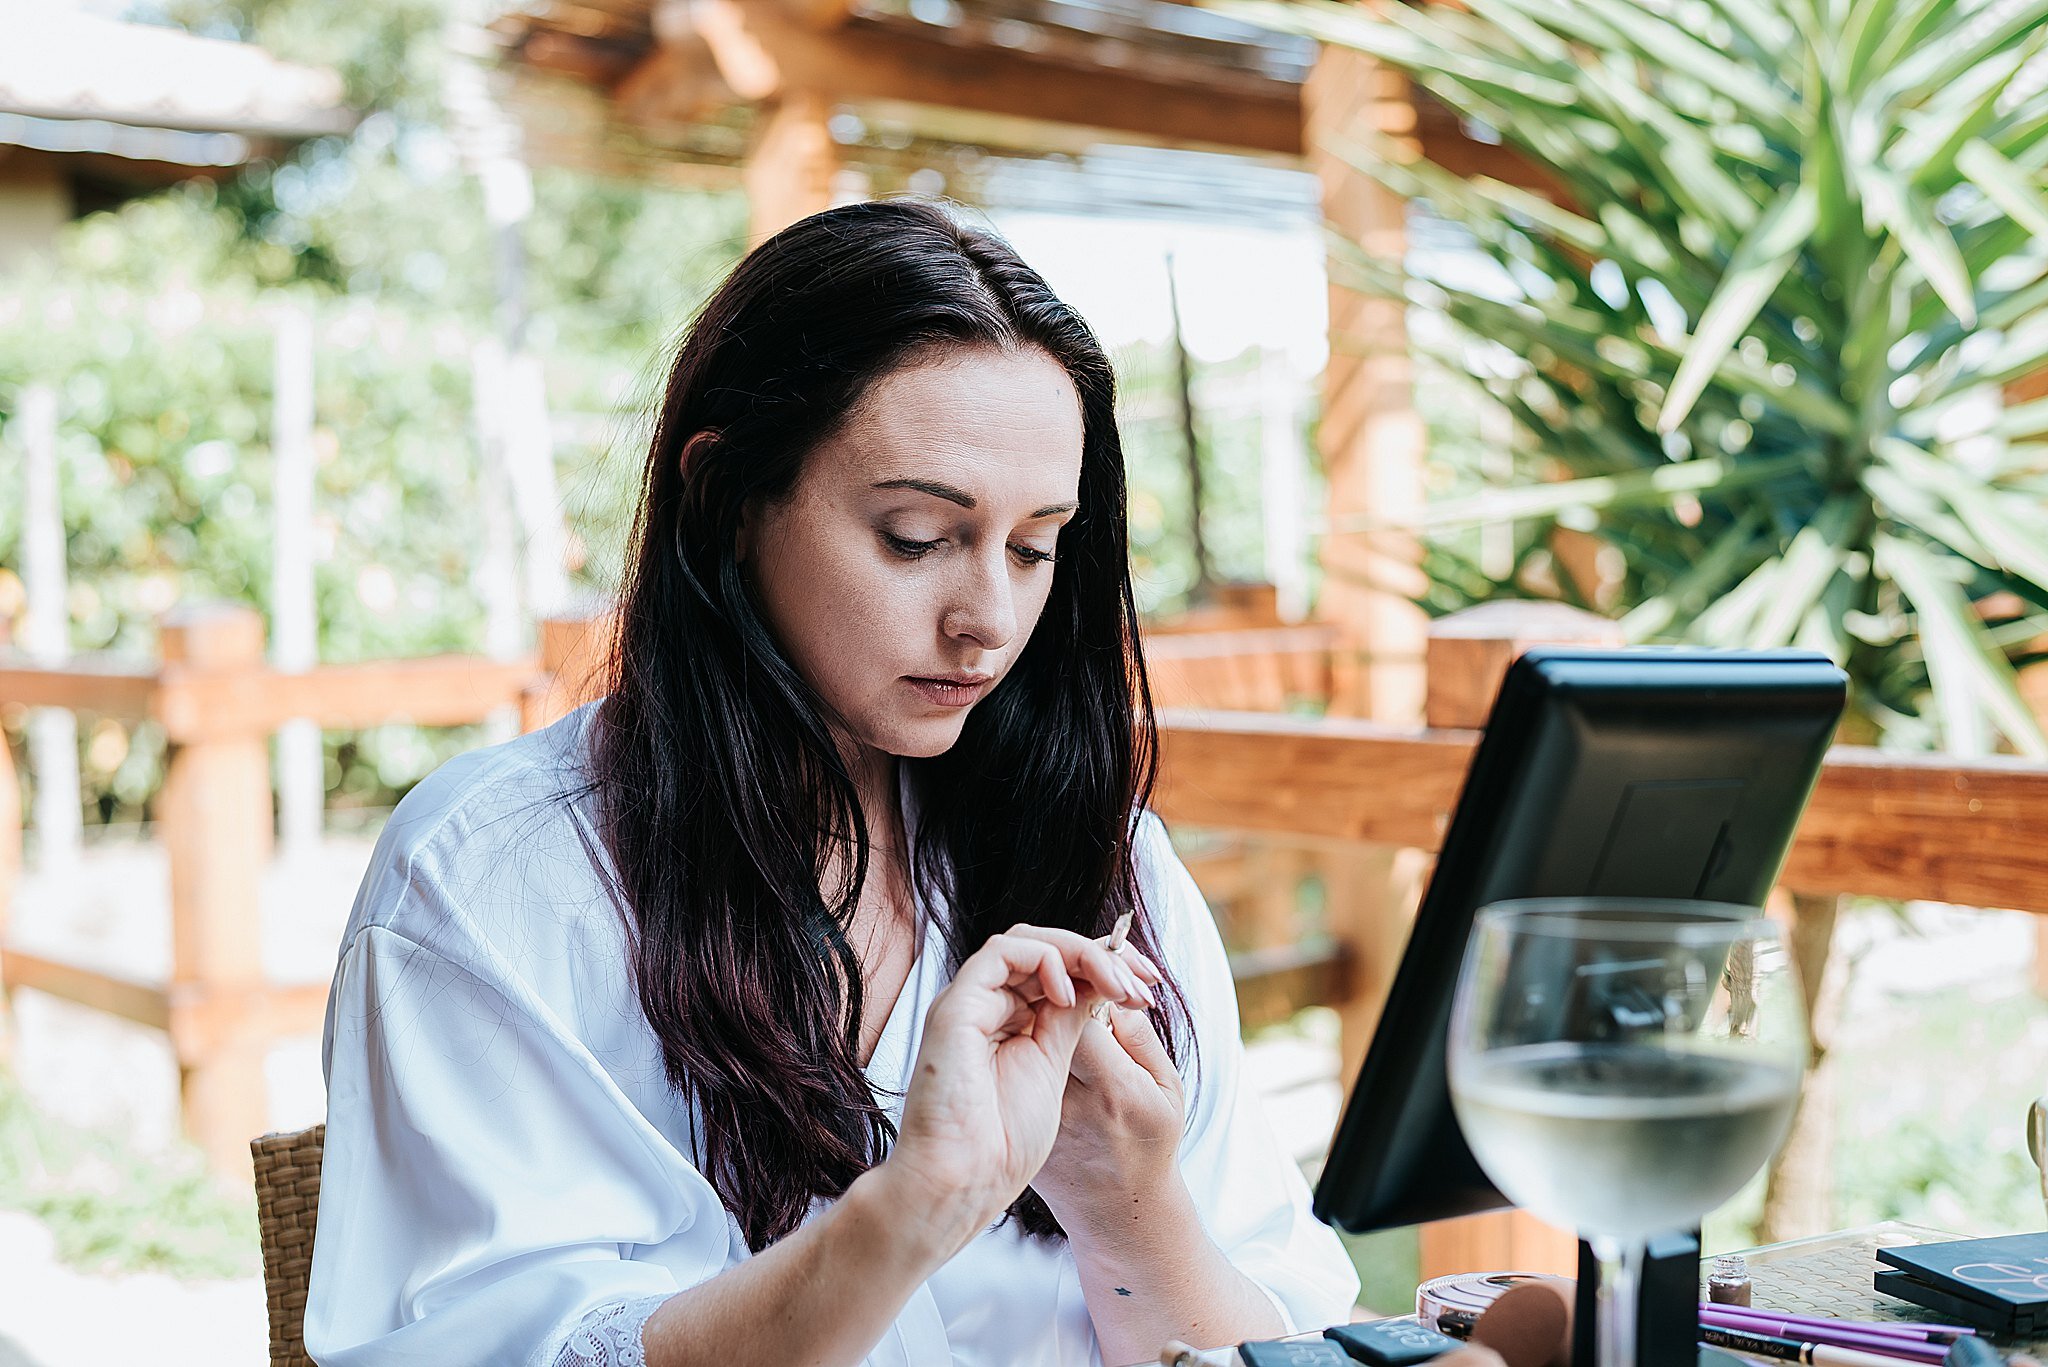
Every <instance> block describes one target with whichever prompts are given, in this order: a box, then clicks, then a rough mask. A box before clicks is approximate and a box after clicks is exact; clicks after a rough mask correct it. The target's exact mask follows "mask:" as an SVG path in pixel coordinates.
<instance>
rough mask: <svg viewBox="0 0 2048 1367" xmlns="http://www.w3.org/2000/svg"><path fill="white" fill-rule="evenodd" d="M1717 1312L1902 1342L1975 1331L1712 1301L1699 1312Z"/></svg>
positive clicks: (1946, 1340) (1940, 1339) (1941, 1340)
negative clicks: (1886, 1337)
mask: <svg viewBox="0 0 2048 1367" xmlns="http://www.w3.org/2000/svg"><path fill="white" fill-rule="evenodd" d="M1708 1311H1714V1312H1717V1313H1720V1314H1725V1315H1731V1316H1734V1317H1737V1318H1740V1319H1750V1320H1766V1319H1768V1320H1777V1321H1780V1322H1782V1323H1785V1324H1801V1325H1805V1326H1807V1327H1808V1328H1812V1329H1835V1328H1849V1329H1855V1330H1858V1331H1860V1332H1863V1333H1869V1334H1890V1335H1896V1336H1898V1337H1901V1338H1913V1339H1924V1340H1926V1341H1928V1342H1932V1343H1953V1342H1955V1341H1956V1339H1958V1338H1961V1337H1964V1336H1973V1335H1975V1334H1976V1332H1977V1331H1976V1330H1975V1329H1971V1328H1968V1327H1966V1326H1964V1325H1960V1324H1918V1323H1911V1322H1908V1321H1904V1320H1840V1319H1829V1318H1827V1317H1825V1316H1821V1315H1795V1314H1793V1313H1792V1312H1790V1311H1781V1310H1765V1309H1761V1308H1757V1307H1752V1306H1747V1305H1721V1304H1717V1303H1715V1302H1713V1301H1701V1302H1700V1312H1701V1313H1702V1314H1705V1313H1706V1312H1708Z"/></svg>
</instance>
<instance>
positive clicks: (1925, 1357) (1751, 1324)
mask: <svg viewBox="0 0 2048 1367" xmlns="http://www.w3.org/2000/svg"><path fill="white" fill-rule="evenodd" d="M1700 1323H1701V1324H1702V1325H1706V1326H1710V1327H1712V1328H1716V1329H1732V1330H1734V1331H1736V1332H1737V1333H1741V1334H1764V1335H1776V1336H1778V1337H1780V1338H1791V1339H1798V1340H1799V1341H1800V1342H1802V1343H1821V1344H1826V1345H1828V1346H1829V1347H1832V1348H1861V1349H1863V1350H1864V1351H1865V1352H1869V1353H1885V1354H1889V1355H1891V1356H1893V1357H1898V1358H1904V1359H1906V1360H1907V1361H1910V1362H1927V1363H1934V1362H1940V1361H1941V1360H1942V1358H1943V1357H1944V1356H1946V1355H1947V1353H1948V1345H1947V1344H1944V1343H1936V1342H1933V1341H1931V1340H1929V1339H1926V1338H1922V1337H1920V1336H1919V1335H1917V1334H1888V1333H1885V1332H1883V1331H1881V1330H1871V1329H1865V1328H1863V1327H1862V1326H1861V1325H1855V1324H1847V1323H1842V1322H1837V1323H1835V1324H1827V1325H1822V1324H1806V1323H1800V1322H1798V1321H1794V1320H1790V1319H1783V1318H1779V1317H1776V1316H1769V1315H1759V1316H1755V1317H1750V1316H1738V1315H1723V1314H1718V1313H1716V1312H1715V1311H1713V1310H1709V1309H1707V1308H1706V1307H1704V1306H1702V1307H1701V1309H1700Z"/></svg>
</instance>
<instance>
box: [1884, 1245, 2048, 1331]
mask: <svg viewBox="0 0 2048 1367" xmlns="http://www.w3.org/2000/svg"><path fill="white" fill-rule="evenodd" d="M1877 1260H1878V1261H1879V1262H1881V1263H1889V1264H1890V1265H1891V1269H1892V1270H1890V1271H1880V1272H1878V1273H1877V1274H1876V1275H1875V1276H1874V1277H1873V1278H1872V1285H1874V1286H1875V1287H1876V1288H1877V1289H1878V1290H1879V1291H1881V1292H1883V1293H1884V1294H1885V1295H1887V1296H1896V1297H1898V1298H1899V1299H1900V1300H1903V1301H1911V1302H1912V1303H1913V1304H1915V1305H1919V1306H1925V1307H1926V1308H1927V1309H1929V1310H1932V1311H1935V1312H1936V1313H1937V1314H1941V1315H1945V1316H1949V1317H1951V1318H1953V1319H1955V1320H1957V1321H1959V1322H1961V1323H1963V1324H1967V1325H1969V1326H1970V1327H1971V1328H1973V1329H1981V1330H1983V1331H1984V1332H1985V1333H1987V1334H1991V1335H1994V1336H1997V1337H2000V1338H2004V1337H2015V1338H2032V1337H2033V1336H2035V1335H2036V1334H2040V1333H2044V1332H2048V1234H2008V1235H2003V1236H2001V1237H1999V1238H1995V1239H1955V1240H1951V1241H1949V1242H1947V1243H1938V1244H1908V1245H1905V1246H1903V1247H1899V1248H1880V1249H1879V1250H1877Z"/></svg>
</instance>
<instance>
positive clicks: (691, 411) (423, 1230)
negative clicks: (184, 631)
mask: <svg viewBox="0 0 2048 1367" xmlns="http://www.w3.org/2000/svg"><path fill="white" fill-rule="evenodd" d="M1112 401H1113V380H1112V375H1111V370H1110V366H1109V363H1108V361H1107V360H1106V358H1105V357H1104V355H1103V353H1102V350H1101V348H1100V346H1099V345H1098V344H1097V343H1096V341H1095V339H1094V337H1093V336H1092V335H1091V334H1090V332H1089V331H1088V328H1087V326H1086V325H1085V324H1084V323H1083V322H1082V321H1081V319H1080V318H1079V317H1078V316H1077V315H1075V313H1074V312H1073V311H1072V310H1071V309H1069V308H1068V307H1066V305H1064V304H1063V303H1061V302H1060V300H1059V299H1058V298H1056V297H1055V296H1054V295H1053V293H1052V292H1051V290H1050V289H1049V288H1047V286H1046V284H1045V282H1044V281H1043V280H1042V279H1040V278H1039V276H1038V275H1037V274H1035V273H1034V272H1033V271H1032V270H1031V269H1030V268H1029V267H1027V266H1026V265H1025V264H1024V263H1023V262H1022V261H1020V260H1019V259H1018V258H1017V257H1016V256H1015V254H1014V253H1012V252H1011V251H1010V249H1009V248H1008V247H1007V246H1005V245H1004V244H1002V243H1001V242H1000V241H998V240H996V239H994V238H993V237H990V236H988V235H986V234H984V233H981V232H978V231H975V230H972V229H968V228H963V227H961V226H958V225H956V224H955V223H954V222H952V221H951V220H950V219H949V218H948V217H947V216H946V215H945V214H943V213H941V212H940V211H939V210H937V209H935V208H932V207H930V206H925V205H919V204H915V203H907V202H892V203H881V204H864V205H857V206H852V207H849V208H844V209H836V210H832V211H830V212H828V213H824V214H819V215H817V216H815V217H813V218H810V219H807V220H805V221H804V222H802V223H799V224H797V225H795V226H794V227H791V228H789V229H788V230H786V231H785V232H783V233H781V234H779V235H778V236H776V237H775V238H773V239H772V240H770V241H769V242H767V243H766V244H765V245H763V246H762V247H760V248H759V249H757V250H756V251H755V252H753V253H752V254H751V255H750V256H748V257H747V258H746V260H745V261H743V262H742V263H741V264H740V266H739V267H738V268H737V269H736V270H735V271H734V273H733V274H732V276H731V277H730V279H728V280H727V281H726V283H725V284H724V285H723V286H722V287H721V288H720V290H719V291H718V292H717V294H716V295H715V296H714V297H713V298H712V300H711V301H710V303H709V304H707V305H706V307H705V309H704V311H703V313H702V315H701V316H700V317H699V318H698V320H697V322H696V324H695V325H694V327H693V328H692V330H691V332H690V334H689V336H688V338H687V340H686V341H685V342H684V344H683V346H682V349H681V351H680V354H679V355H678V357H677V360H676V363H675V367H674V370H673V373H672V375H671V377H670V380H669V383H668V388H667V393H666V396H665V398H664V400H663V404H662V409H661V413H660V418H659V422H658V425H657V428H656V432H655V435H654V439H653V442H652V445H651V449H650V453H649V458H648V464H647V469H646V476H645V486H644V490H643V495H642V500H641V504H640V510H639V515H638V518H637V522H636V527H635V534H634V543H633V545H634V551H633V555H632V558H631V561H630V564H629V568H628V571H627V575H626V582H625V585H624V588H623V592H622V595H621V607H620V613H621V626H620V642H619V650H618V653H617V659H616V664H615V667H614V672H613V677H612V679H611V681H610V682H611V687H610V690H609V692H608V694H607V696H606V697H605V699H604V700H603V701H602V702H601V703H598V704H593V705H592V706H590V707H586V708H584V709H582V710H581V711H579V712H577V713H575V714H572V715H571V716H570V717H569V718H567V719H565V720H564V721H562V722H561V723H559V724H557V725H556V726H553V727H550V728H548V729H547V730H546V731H543V732H540V733H537V734H535V735H530V736H526V737H523V738H521V739H519V740H517V741H514V742H512V743H510V744H509V745H504V746H500V747H497V748H495V749H492V750H487V751H482V752H479V753H476V754H471V755H466V756H464V757H462V758H460V759H457V760H455V761H453V762H452V763H450V764H448V765H445V766H443V768H441V769H440V770H439V771H437V772H436V773H435V774H434V775H433V776H431V777H430V778H429V779H428V780H427V781H426V782H424V783H422V784H421V785H420V786H419V788H418V789H416V790H415V791H414V792H413V793H412V794H410V795H409V796H408V797H407V798H406V800H405V801H404V803H402V804H401V805H400V807H399V810H398V811H397V813H396V814H394V816H393V818H392V820H391V823H390V825H389V826H388V827H387V829H386V831H385V833H384V836H383V838H382V839H381V840H380V842H379V844H378V849H377V852H376V855H375V856H374V858H373V861H372V865H371V869H370V872H369V874H368V876H367V877H366V879H365V881H364V884H363V889H362V892H361V893H360V895H359V897H358V899H357V903H356V908H355V913H354V915H353V917H352V919H351V923H350V927H349V931H348V934H347V936H346V938H345V941H344V946H343V950H342V955H341V963H340V967H339V969H338V971H337V974H336V977H335V983H334V991H333V996H332V998H331V1001H330V1005H329V1011H328V1023H327V1039H326V1059H327V1070H328V1089H329V1097H328V1130H327V1147H326V1158H325V1166H324V1169H323V1183H322V1192H321V1204H320V1214H319V1241H318V1244H317V1246H316V1249H315V1252H314V1259H313V1277H312V1287H311V1299H310V1302H309V1304H308V1307H307V1314H306V1328H305V1338H306V1344H307V1347H308V1349H309V1350H310V1351H311V1353H312V1354H313V1356H314V1357H315V1358H316V1359H318V1360H319V1361H320V1362H322V1363H323V1364H328V1365H329V1367H357V1364H371V1363H392V1362H421V1363H428V1362H431V1363H466V1362H476V1363H486V1362H488V1363H531V1364H537V1365H539V1367H548V1365H549V1364H577V1365H579V1367H581V1365H584V1364H595V1363H604V1364H611V1363H642V1362H644V1363H646V1364H648V1367H669V1364H696V1363H708V1362H714V1361H715V1362H719V1363H724V1364H752V1363H761V1364H768V1363H774V1364H785V1363H820V1364H846V1365H850V1364H854V1363H859V1362H863V1361H865V1362H868V1363H871V1364H878V1365H879V1364H901V1365H902V1367H927V1365H928V1364H942V1363H950V1362H964V1363H986V1364H1035V1363H1044V1364H1054V1363H1071V1364H1077V1365H1078V1364H1089V1363H1104V1362H1107V1363H1111V1364H1115V1363H1123V1362H1133V1361H1139V1360H1148V1359H1150V1358H1152V1357H1153V1356H1154V1355H1155V1354H1156V1353H1157V1352H1158V1350H1159V1348H1160V1347H1161V1345H1163V1344H1164V1343H1165V1342H1167V1341H1168V1340H1169V1339H1173V1338H1181V1339H1186V1340H1189V1341H1192V1342H1206V1343H1225V1342H1234V1341H1238V1340H1241V1339H1246V1338H1255V1337H1271V1336H1274V1335H1278V1334H1281V1333H1283V1332H1287V1331H1291V1330H1294V1329H1296V1328H1309V1327H1315V1326H1319V1325H1321V1324H1325V1323H1328V1322H1331V1321H1333V1320H1340V1319H1344V1318H1347V1317H1348V1311H1349V1307H1350V1305H1351V1303H1352V1299H1353V1297H1354V1295H1355V1293H1356V1290H1357V1282H1356V1279H1355V1277H1354V1275H1353V1273H1352V1271H1351V1268H1350V1265H1349V1263H1348V1261H1347V1260H1346V1258H1345V1256H1344V1254H1343V1251H1342V1250H1341V1248H1340V1247H1339V1245H1338V1244H1337V1241H1336V1240H1335V1238H1334V1237H1333V1236H1332V1235H1331V1234H1330V1232H1329V1231H1328V1230H1327V1229H1325V1228H1324V1227H1322V1226H1321V1225H1319V1224H1317V1223H1316V1222H1315V1221H1314V1219H1313V1218H1312V1217H1311V1216H1310V1215H1309V1213H1308V1210H1307V1202H1306V1196H1307V1192H1306V1189H1305V1187H1304V1185H1303V1183H1302V1180H1301V1178H1300V1175H1299V1174H1298V1173H1297V1172H1296V1170H1295V1169H1294V1167H1293V1166H1292V1164H1290V1163H1289V1162H1288V1161H1287V1160H1286V1158H1285V1157H1284V1156H1283V1155H1282V1154H1281V1153H1280V1152H1279V1151H1278V1149H1277V1148H1276V1147H1275V1145H1274V1143H1273V1140H1272V1137H1271V1135H1270V1133H1269V1132H1268V1130H1267V1128H1266V1126H1265V1124H1264V1122H1263V1119H1262V1117H1261V1116H1260V1115H1259V1113H1258V1111H1257V1108H1256V1104H1255V1102H1254V1101H1253V1100H1252V1098H1251V1097H1250V1096H1249V1095H1248V1094H1247V1093H1246V1092H1245V1091H1244V1090H1242V1089H1241V1087H1240V1080H1239V1071H1240V1048H1239V1044H1238V1038H1237V1021H1236V1013H1235V1006H1234V999H1233V995H1232V989H1231V982H1230V977H1229V972H1228V969H1227V966H1226V964H1225V962H1224V956H1223V950H1222V946H1221V944H1220V942H1219V941H1218V938H1217V934H1216V930H1215V927H1214V924H1213V923H1212V921H1211V920H1210V918H1209V916H1208V913H1207V911H1206V910H1205V909H1204V907H1203V905H1202V902H1201V899H1200V896H1199V894H1198V893H1197V892H1196V890H1195V888H1194V886H1193V883H1192V882H1191V880H1190V879H1189V877H1188V875H1187V873H1186V871H1185V870H1184V869H1183V868H1182V867H1181V865H1180V864H1179V862H1178V861H1177V859H1176V858H1175V856H1174V854H1173V852H1172V850H1171V848H1170V846H1169V845H1168V842H1167V839H1166V836H1165V832H1164V831H1163V829H1162V828H1161V827H1160V825H1159V823H1158V821H1157V819H1156V818H1153V817H1151V816H1150V815H1148V814H1146V813H1145V812H1144V802H1145V799H1146V796H1147V794H1148V792H1149V788H1150V782H1151V763H1152V760H1151V756H1152V723H1151V714H1150V708H1149V703H1148V702H1147V700H1146V692H1145V683H1144V670H1143V666H1142V663H1141V661H1140V658H1139V655H1138V635H1137V619H1136V613H1135V610H1134V607H1133V602H1132V596H1131V586H1130V578H1129V572H1128V568H1127V559H1126V551H1125V520H1124V469H1123V457H1122V451H1121V447H1120V446H1119V443H1118V437H1117V430H1116V424H1115V418H1114V413H1113V402H1112ZM1134 699H1135V703H1136V705H1135V707H1134V705H1133V700H1134ZM1126 912H1129V913H1132V915H1133V919H1132V921H1131V925H1130V933H1129V940H1128V943H1127V944H1126V945H1124V946H1123V947H1121V948H1119V949H1115V950H1112V948H1111V937H1110V935H1109V932H1110V931H1111V929H1112V926H1113V924H1114V923H1116V922H1117V920H1118V918H1119V917H1120V916H1121V915H1122V914H1123V913H1126Z"/></svg>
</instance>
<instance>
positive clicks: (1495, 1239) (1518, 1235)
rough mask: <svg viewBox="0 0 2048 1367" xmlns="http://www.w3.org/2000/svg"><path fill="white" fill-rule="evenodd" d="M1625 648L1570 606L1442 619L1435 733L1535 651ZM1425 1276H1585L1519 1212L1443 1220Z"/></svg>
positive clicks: (1477, 723)
mask: <svg viewBox="0 0 2048 1367" xmlns="http://www.w3.org/2000/svg"><path fill="white" fill-rule="evenodd" d="M1563 643H1571V644H1575V645H1589V646H1614V647H1619V646H1621V645H1622V644H1624V638H1623V636H1622V632H1621V624H1620V623H1619V622H1610V621H1608V620H1607V619H1606V618H1604V617H1595V616H1594V615H1593V614H1591V613H1588V612H1581V611H1579V610H1578V609H1577V608H1573V607H1568V606H1566V605H1564V604H1562V603H1533V602H1504V603H1487V604H1484V605H1482V606H1480V607H1476V608H1468V609H1467V610H1466V611H1464V612H1456V613H1452V614H1451V615H1450V616H1448V617H1445V618H1441V619H1439V620H1438V621H1437V622H1436V624H1435V625H1434V626H1432V627H1431V628H1430V633H1429V656H1428V659H1429V699H1428V706H1427V708H1426V710H1425V713H1424V720H1426V721H1427V722H1428V724H1429V725H1430V726H1433V727H1447V728H1449V727H1457V728H1465V729H1477V728H1480V727H1483V726H1485V725H1486V719H1487V716H1488V714H1489V713H1490V712H1491V710H1492V708H1493V698H1494V694H1495V693H1497V692H1499V691H1500V683H1501V680H1502V679H1503V678H1505V677H1506V676H1507V672H1508V666H1509V665H1511V664H1513V663H1514V662H1515V657H1516V656H1518V655H1520V654H1521V653H1522V652H1523V651H1525V650H1527V649H1528V648H1529V647H1530V646H1533V645H1556V644H1563ZM1418 1271H1419V1273H1420V1275H1421V1276H1422V1278H1423V1279H1424V1280H1425V1281H1426V1280H1428V1279H1429V1278H1431V1277H1438V1276H1442V1275H1444V1274H1446V1273H1450V1272H1508V1271H1514V1272H1554V1273H1556V1274H1558V1275H1559V1276H1565V1277H1571V1276H1576V1275H1577V1274H1578V1238H1577V1236H1576V1235H1574V1234H1571V1233H1569V1232H1567V1231H1565V1230H1561V1229H1557V1228H1555V1227H1554V1226H1551V1225H1546V1224H1544V1223H1543V1222H1542V1221H1541V1220H1538V1219H1537V1218H1536V1217H1535V1216H1533V1215H1529V1214H1526V1213H1524V1212H1522V1211H1519V1210H1513V1211H1501V1212H1495V1213H1493V1214H1488V1215H1472V1216H1467V1217H1466V1218H1465V1219H1462V1220H1439V1221H1437V1222H1436V1223H1434V1224H1428V1225H1424V1226H1423V1227H1422V1247H1421V1256H1420V1258H1419V1260H1418Z"/></svg>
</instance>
